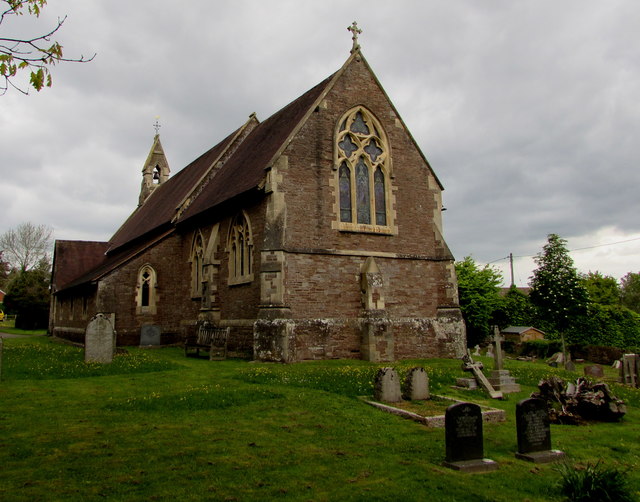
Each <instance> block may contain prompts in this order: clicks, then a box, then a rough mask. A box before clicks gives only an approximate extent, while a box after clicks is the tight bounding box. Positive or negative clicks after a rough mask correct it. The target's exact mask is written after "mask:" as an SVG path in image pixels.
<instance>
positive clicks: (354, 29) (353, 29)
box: [347, 21, 362, 53]
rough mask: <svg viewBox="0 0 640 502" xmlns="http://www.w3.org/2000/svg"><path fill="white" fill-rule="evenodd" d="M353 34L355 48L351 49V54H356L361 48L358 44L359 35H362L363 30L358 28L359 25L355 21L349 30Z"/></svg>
mask: <svg viewBox="0 0 640 502" xmlns="http://www.w3.org/2000/svg"><path fill="white" fill-rule="evenodd" d="M347 30H349V31H350V32H351V35H352V37H351V40H353V47H352V48H351V53H354V52H355V51H357V50H358V49H359V48H360V44H358V35H360V33H362V30H361V29H360V28H358V23H356V22H355V21H354V22H353V23H352V24H351V26H349V27H348V28H347Z"/></svg>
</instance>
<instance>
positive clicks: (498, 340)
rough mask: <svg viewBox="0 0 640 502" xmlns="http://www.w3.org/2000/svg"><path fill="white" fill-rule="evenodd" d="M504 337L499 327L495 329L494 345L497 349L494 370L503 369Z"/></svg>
mask: <svg viewBox="0 0 640 502" xmlns="http://www.w3.org/2000/svg"><path fill="white" fill-rule="evenodd" d="M503 340H504V337H503V336H501V335H500V329H499V328H498V326H494V327H493V343H495V344H496V349H495V351H494V353H493V362H494V368H495V369H497V370H501V369H502V341H503Z"/></svg>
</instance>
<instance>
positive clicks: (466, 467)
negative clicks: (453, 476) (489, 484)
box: [442, 458, 498, 472]
mask: <svg viewBox="0 0 640 502" xmlns="http://www.w3.org/2000/svg"><path fill="white" fill-rule="evenodd" d="M442 465H444V466H445V467H448V468H449V469H454V470H456V471H462V472H490V471H495V470H497V469H498V462H496V461H495V460H491V459H489V458H477V459H473V460H458V461H457V462H447V461H445V462H443V463H442Z"/></svg>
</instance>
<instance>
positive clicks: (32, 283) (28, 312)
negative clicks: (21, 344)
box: [4, 269, 49, 329]
mask: <svg viewBox="0 0 640 502" xmlns="http://www.w3.org/2000/svg"><path fill="white" fill-rule="evenodd" d="M4 306H5V307H6V309H7V310H8V311H10V312H12V313H14V314H16V328H20V329H42V328H46V327H47V325H48V320H49V274H48V273H47V272H46V271H44V270H37V269H36V270H25V271H22V272H20V273H19V274H18V275H17V276H16V277H15V279H13V280H12V281H11V284H10V285H9V291H7V295H6V296H5V297H4Z"/></svg>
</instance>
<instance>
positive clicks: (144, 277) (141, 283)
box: [136, 265, 158, 314]
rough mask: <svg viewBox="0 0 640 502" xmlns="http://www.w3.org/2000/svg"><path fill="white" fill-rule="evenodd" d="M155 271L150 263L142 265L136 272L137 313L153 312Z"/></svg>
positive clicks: (154, 303)
mask: <svg viewBox="0 0 640 502" xmlns="http://www.w3.org/2000/svg"><path fill="white" fill-rule="evenodd" d="M156 288H157V282H156V271H155V270H154V269H153V267H152V266H151V265H144V266H143V267H142V268H141V269H140V270H139V272H138V284H137V288H136V289H137V293H136V307H137V309H136V310H137V312H138V314H155V313H156V304H157V299H158V294H157V291H156Z"/></svg>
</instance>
